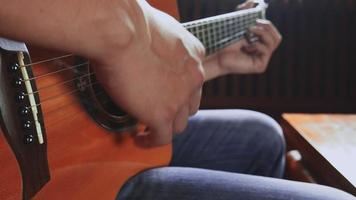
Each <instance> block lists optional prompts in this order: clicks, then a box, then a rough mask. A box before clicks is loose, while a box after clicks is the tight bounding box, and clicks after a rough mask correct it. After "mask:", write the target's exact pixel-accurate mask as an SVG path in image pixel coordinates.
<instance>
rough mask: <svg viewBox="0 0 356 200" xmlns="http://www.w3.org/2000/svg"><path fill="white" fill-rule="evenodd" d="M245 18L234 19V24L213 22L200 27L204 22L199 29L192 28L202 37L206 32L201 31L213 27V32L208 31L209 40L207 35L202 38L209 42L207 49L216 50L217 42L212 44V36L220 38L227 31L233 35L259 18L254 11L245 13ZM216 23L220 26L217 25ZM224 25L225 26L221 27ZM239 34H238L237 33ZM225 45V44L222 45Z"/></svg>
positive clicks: (194, 32) (203, 40)
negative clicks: (205, 26)
mask: <svg viewBox="0 0 356 200" xmlns="http://www.w3.org/2000/svg"><path fill="white" fill-rule="evenodd" d="M244 17H245V18H243V19H241V18H237V19H232V20H233V21H232V25H230V24H227V23H226V22H225V23H224V22H223V23H220V24H219V23H218V22H217V23H213V24H211V25H210V26H209V27H208V28H206V29H199V28H200V27H202V26H204V24H202V25H200V26H198V28H197V29H198V30H195V29H192V31H191V32H192V33H193V34H195V35H197V36H198V37H200V36H201V35H204V34H200V33H201V32H206V31H207V29H210V30H211V29H213V31H212V32H211V31H210V32H208V34H207V35H208V41H206V37H204V38H201V39H202V42H205V43H207V44H208V46H206V49H207V50H208V51H209V49H212V50H211V51H213V52H214V51H216V50H218V49H220V48H218V49H214V48H213V47H216V46H217V45H216V43H212V44H210V43H211V42H210V40H209V39H211V38H212V37H214V38H218V36H219V37H224V34H223V33H226V34H225V35H231V33H236V31H237V30H239V29H247V28H246V27H248V26H249V25H253V23H254V22H255V20H256V19H258V13H252V14H249V15H245V16H244ZM216 24H217V25H218V26H216ZM227 25H230V26H227ZM221 27H223V28H221ZM226 27H227V30H226ZM241 32H245V30H243V31H241ZM235 35H237V34H235ZM231 41H234V42H235V41H236V39H232V40H231ZM227 44H229V42H227ZM222 47H224V45H223V46H222Z"/></svg>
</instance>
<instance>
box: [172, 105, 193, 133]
mask: <svg viewBox="0 0 356 200" xmlns="http://www.w3.org/2000/svg"><path fill="white" fill-rule="evenodd" d="M188 118H189V106H183V108H182V109H181V110H180V111H179V112H178V114H177V116H176V119H175V120H174V123H173V131H174V133H181V132H183V131H184V129H185V128H186V127H187V124H188Z"/></svg>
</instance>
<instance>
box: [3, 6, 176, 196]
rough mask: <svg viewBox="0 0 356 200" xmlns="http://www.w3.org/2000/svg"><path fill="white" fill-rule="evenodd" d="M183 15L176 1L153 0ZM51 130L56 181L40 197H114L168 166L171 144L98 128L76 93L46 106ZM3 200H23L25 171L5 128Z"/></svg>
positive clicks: (37, 54)
mask: <svg viewBox="0 0 356 200" xmlns="http://www.w3.org/2000/svg"><path fill="white" fill-rule="evenodd" d="M149 2H150V3H151V4H152V5H153V6H155V7H157V8H158V9H162V10H165V11H167V12H168V13H169V14H171V15H172V16H174V17H175V18H177V19H178V12H177V9H176V2H175V1H174V0H169V1H160V2H159V1H156V0H150V1H149ZM30 53H31V55H32V59H33V61H36V60H41V59H44V58H47V57H53V56H54V55H53V54H51V53H45V52H44V51H37V50H36V49H35V51H30ZM55 68H56V67H54V66H49V65H47V66H45V65H41V66H36V67H34V68H33V72H34V75H35V76H38V75H40V74H45V73H47V72H50V71H53V70H54V69H55ZM67 79H68V76H67V75H66V74H65V73H60V74H57V75H54V76H48V77H46V78H43V79H39V80H37V81H36V84H37V88H42V87H45V86H48V85H52V84H55V83H59V82H62V81H65V80H67ZM72 89H73V85H70V84H65V85H58V86H56V87H55V89H51V90H43V91H41V92H40V93H39V95H40V98H41V100H44V99H46V98H48V97H51V96H56V95H58V94H63V93H66V92H69V91H71V90H72ZM41 107H42V112H43V116H44V122H45V129H46V134H47V147H48V161H49V167H50V174H51V180H50V181H49V183H47V184H46V185H45V186H44V187H43V188H42V190H41V191H40V192H39V193H38V194H37V195H36V196H35V197H34V199H76V200H77V199H114V198H115V196H116V195H117V192H118V191H119V189H120V187H121V186H122V185H123V184H124V183H125V181H126V180H127V179H129V178H130V177H132V176H134V175H135V174H137V173H138V172H140V171H142V170H145V169H149V168H152V167H157V166H164V165H167V164H168V163H169V161H170V158H171V151H172V150H171V145H167V146H163V147H159V148H152V149H142V148H140V147H137V146H136V145H135V144H134V141H133V138H132V136H131V135H132V134H131V133H129V132H126V133H123V134H115V133H114V134H113V133H110V132H108V131H107V130H105V129H103V128H102V127H100V126H98V125H97V124H96V123H95V122H94V121H93V120H92V119H91V118H90V117H89V115H88V114H87V113H86V111H85V110H84V108H83V107H82V105H81V104H80V103H79V101H78V97H77V96H76V94H75V93H74V94H70V95H66V96H63V97H61V98H55V99H53V100H51V101H47V102H45V103H43V104H42V106H41ZM0 169H1V171H0V184H1V187H0V199H4V200H12V199H14V200H15V199H16V200H17V199H21V197H22V194H21V193H22V188H21V174H20V171H19V167H18V165H17V162H16V159H15V156H14V155H13V153H12V151H11V149H10V147H9V146H8V145H7V143H6V140H5V138H4V137H3V133H2V131H1V129H0Z"/></svg>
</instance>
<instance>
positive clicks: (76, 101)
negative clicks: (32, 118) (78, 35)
mask: <svg viewBox="0 0 356 200" xmlns="http://www.w3.org/2000/svg"><path fill="white" fill-rule="evenodd" d="M103 94H105V91H104V90H101V91H99V92H97V93H94V94H92V95H90V96H89V97H88V98H87V99H94V98H95V97H99V96H101V95H103ZM108 101H110V100H108V99H106V100H105V101H102V102H101V103H107V102H108ZM78 102H79V103H80V99H78V98H75V99H74V100H72V101H69V102H68V103H67V104H65V105H62V106H60V107H56V109H53V110H50V111H46V113H45V114H46V116H49V115H50V114H53V113H54V112H57V111H59V110H63V109H64V108H65V107H68V106H71V105H73V104H75V103H78ZM36 122H40V121H39V120H36Z"/></svg>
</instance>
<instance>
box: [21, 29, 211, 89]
mask: <svg viewBox="0 0 356 200" xmlns="http://www.w3.org/2000/svg"><path fill="white" fill-rule="evenodd" d="M212 28H215V27H212ZM61 58H63V56H62V57H61ZM53 60H54V59H51V60H50V61H53ZM87 64H89V62H84V63H81V64H78V65H73V66H70V67H67V68H64V69H61V70H57V71H53V72H50V73H47V74H44V75H40V76H36V77H34V78H30V79H26V80H23V81H30V80H36V79H39V78H43V77H45V76H49V75H53V74H56V73H60V72H62V71H66V70H71V69H75V68H77V67H80V66H84V65H87ZM94 74H95V73H94V72H91V73H87V74H84V75H81V76H80V77H76V78H73V79H69V80H65V81H63V82H59V83H56V84H53V85H49V86H46V87H43V88H40V89H38V90H36V91H34V92H31V93H27V94H25V95H31V94H36V93H38V92H39V91H41V90H43V89H49V88H52V87H57V86H59V85H64V84H67V83H70V82H72V81H75V80H78V79H80V78H83V77H86V76H90V75H94Z"/></svg>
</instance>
